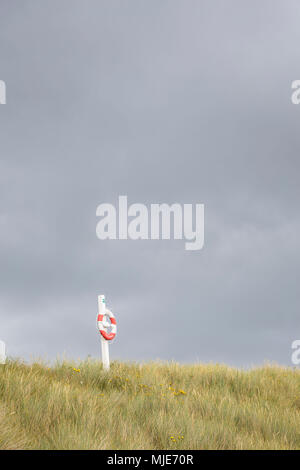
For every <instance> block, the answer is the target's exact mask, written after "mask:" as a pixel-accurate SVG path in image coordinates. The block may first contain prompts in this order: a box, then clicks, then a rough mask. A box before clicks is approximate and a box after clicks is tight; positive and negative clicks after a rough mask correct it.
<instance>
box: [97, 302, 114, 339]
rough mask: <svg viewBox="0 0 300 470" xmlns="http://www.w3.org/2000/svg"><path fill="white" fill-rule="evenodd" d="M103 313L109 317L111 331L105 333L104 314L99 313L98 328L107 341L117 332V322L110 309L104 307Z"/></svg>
mask: <svg viewBox="0 0 300 470" xmlns="http://www.w3.org/2000/svg"><path fill="white" fill-rule="evenodd" d="M105 315H108V316H109V319H110V322H111V332H110V333H107V332H106V331H105V327H104V325H103V317H104V315H103V314H100V313H99V314H98V318H97V323H98V328H99V331H100V333H101V335H102V336H103V338H104V339H106V340H107V341H111V340H112V339H114V337H115V336H116V334H117V322H116V318H115V316H114V314H113V313H112V312H111V311H110V310H108V308H106V309H105Z"/></svg>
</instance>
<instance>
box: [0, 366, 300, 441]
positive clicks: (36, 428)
mask: <svg viewBox="0 0 300 470" xmlns="http://www.w3.org/2000/svg"><path fill="white" fill-rule="evenodd" d="M0 449H171V450H174V449H300V371H299V370H293V369H286V368H280V367H276V366H265V367H262V368H257V369H252V370H249V371H241V370H237V369H233V368H229V367H226V366H222V365H201V364H198V365H179V364H176V363H147V364H144V365H138V364H126V363H118V362H115V363H113V364H112V366H111V370H110V372H109V373H108V372H105V371H103V370H102V366H101V364H100V363H99V362H96V361H91V360H88V361H84V362H82V363H77V364H75V363H68V362H60V363H57V364H56V365H55V366H53V367H48V366H47V365H45V364H42V363H34V364H32V365H26V364H23V363H21V362H19V361H9V362H8V363H7V364H6V365H4V366H0Z"/></svg>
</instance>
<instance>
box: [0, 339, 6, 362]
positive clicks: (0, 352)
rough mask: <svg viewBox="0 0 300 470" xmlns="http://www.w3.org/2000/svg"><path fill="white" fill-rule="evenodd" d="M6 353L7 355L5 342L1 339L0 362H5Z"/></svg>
mask: <svg viewBox="0 0 300 470" xmlns="http://www.w3.org/2000/svg"><path fill="white" fill-rule="evenodd" d="M5 361H6V355H5V343H4V341H0V364H5Z"/></svg>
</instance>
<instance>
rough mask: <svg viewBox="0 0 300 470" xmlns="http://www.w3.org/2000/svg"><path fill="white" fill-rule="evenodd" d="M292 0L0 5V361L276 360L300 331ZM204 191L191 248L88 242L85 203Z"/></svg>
mask: <svg viewBox="0 0 300 470" xmlns="http://www.w3.org/2000/svg"><path fill="white" fill-rule="evenodd" d="M299 17H300V4H299V2H298V1H297V0H295V1H292V0H288V1H284V0H281V1H276V0H269V1H267V0H255V1H250V0H248V1H241V0H234V1H233V0H226V2H224V1H216V0H214V1H212V0H205V1H204V0H180V1H178V0H168V1H166V0H151V1H146V0H144V1H143V0H120V1H118V0H113V1H111V0H105V1H104V0H101V1H100V0H88V1H83V0H80V1H79V0H51V1H50V0H48V1H47V2H46V1H44V2H40V1H38V0H34V1H33V0H14V2H11V1H10V0H1V4H0V79H1V80H5V82H6V86H7V104H6V105H1V106H0V158H1V163H0V191H1V192H0V276H1V277H0V339H2V340H4V341H5V342H6V344H7V349H8V353H9V354H10V355H12V356H19V357H22V358H24V359H26V360H28V359H30V358H32V357H35V358H36V357H38V356H40V357H44V358H48V359H52V358H55V357H56V356H57V355H62V354H65V355H66V356H67V357H69V358H74V359H77V358H85V357H86V356H87V355H88V354H91V355H92V356H93V357H100V340H99V333H97V330H96V326H95V321H96V315H97V295H98V294H102V293H104V294H106V298H107V305H108V306H109V307H110V308H111V309H112V311H113V312H114V313H115V315H116V317H117V321H118V336H117V339H116V340H115V342H114V343H113V344H112V345H111V348H110V351H111V357H112V359H121V360H136V361H142V360H150V359H163V360H176V361H182V362H195V361H203V362H210V361H213V362H221V363H227V364H230V365H235V366H251V365H257V364H263V363H264V361H271V362H277V363H281V364H286V365H289V366H290V365H292V364H291V359H290V358H291V353H292V349H291V343H292V341H293V340H295V339H299V337H300V325H299V304H300V301H299V295H300V292H299V275H300V250H299V248H300V240H299V234H300V217H299V197H300V194H299V193H300V190H299V182H300V181H299V180H300V171H299V170H300V164H299V160H300V137H299V126H300V105H299V106H296V105H293V104H292V102H291V93H292V92H291V83H292V81H293V80H296V79H300V68H299V64H300V48H299V44H300V28H299ZM119 195H127V196H128V202H129V204H131V203H135V202H139V203H144V204H146V205H149V204H151V203H163V202H164V203H168V204H171V203H174V202H178V203H180V204H184V203H193V204H195V203H203V204H204V205H205V245H204V248H203V249H202V250H201V251H186V250H185V249H184V241H180V240H179V241H172V240H171V241H167V240H166V241H162V240H158V241H152V240H148V241H140V240H138V241H133V240H127V241H126V240H119V241H118V240H105V241H100V240H99V239H97V237H96V224H97V221H98V219H97V217H96V208H97V206H98V205H99V204H101V203H103V202H108V203H112V204H114V205H117V201H118V196H119Z"/></svg>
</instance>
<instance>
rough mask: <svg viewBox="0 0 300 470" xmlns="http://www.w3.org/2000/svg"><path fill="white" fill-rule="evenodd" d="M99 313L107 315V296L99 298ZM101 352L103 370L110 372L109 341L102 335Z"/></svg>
mask: <svg viewBox="0 0 300 470" xmlns="http://www.w3.org/2000/svg"><path fill="white" fill-rule="evenodd" d="M98 312H99V315H105V313H106V304H105V295H99V296H98ZM101 352H102V363H103V369H104V370H109V349H108V341H107V340H106V339H105V338H103V336H102V335H101Z"/></svg>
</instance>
